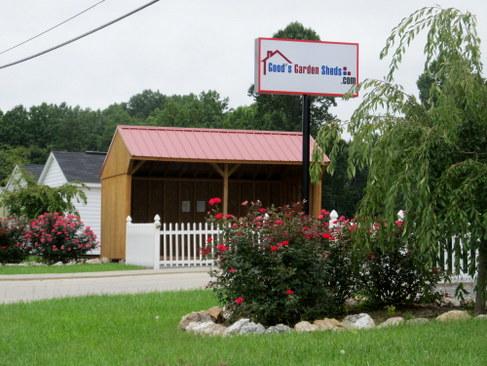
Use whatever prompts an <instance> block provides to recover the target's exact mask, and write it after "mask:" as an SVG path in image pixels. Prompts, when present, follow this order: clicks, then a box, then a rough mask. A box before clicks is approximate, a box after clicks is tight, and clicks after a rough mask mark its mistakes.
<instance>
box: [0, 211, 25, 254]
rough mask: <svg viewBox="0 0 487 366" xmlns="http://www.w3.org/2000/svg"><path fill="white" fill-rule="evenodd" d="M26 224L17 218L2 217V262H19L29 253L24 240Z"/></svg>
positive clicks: (0, 229) (0, 230) (0, 249)
mask: <svg viewBox="0 0 487 366" xmlns="http://www.w3.org/2000/svg"><path fill="white" fill-rule="evenodd" d="M25 226H26V224H25V223H24V222H22V221H20V220H18V219H15V218H7V219H1V218H0V263H19V262H22V261H23V260H24V258H25V257H27V255H28V254H29V248H28V247H27V246H26V245H25V244H24V242H23V240H22V239H23V238H22V236H23V233H24V230H25Z"/></svg>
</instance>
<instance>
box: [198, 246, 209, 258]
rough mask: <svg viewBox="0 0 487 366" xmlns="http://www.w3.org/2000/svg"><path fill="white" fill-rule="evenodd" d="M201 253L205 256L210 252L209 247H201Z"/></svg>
mask: <svg viewBox="0 0 487 366" xmlns="http://www.w3.org/2000/svg"><path fill="white" fill-rule="evenodd" d="M200 250H201V255H203V256H207V255H208V254H210V253H211V247H202V248H201V249H200Z"/></svg>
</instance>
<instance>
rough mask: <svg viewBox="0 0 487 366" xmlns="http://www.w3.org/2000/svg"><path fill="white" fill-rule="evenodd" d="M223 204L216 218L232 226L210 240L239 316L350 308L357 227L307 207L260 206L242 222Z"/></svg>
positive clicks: (220, 282)
mask: <svg viewBox="0 0 487 366" xmlns="http://www.w3.org/2000/svg"><path fill="white" fill-rule="evenodd" d="M210 203H211V201H210ZM217 207H218V206H216V208H214V209H213V211H212V215H211V217H210V220H212V221H216V222H217V223H218V224H223V225H224V227H226V229H224V236H223V240H222V241H221V242H219V243H212V244H209V245H212V246H213V247H214V252H215V257H216V258H215V259H216V262H217V264H218V267H219V270H217V271H215V273H214V275H215V276H216V280H215V281H214V283H213V287H214V289H215V291H216V293H217V295H218V298H219V299H220V301H221V302H222V303H223V304H225V305H226V306H227V308H228V309H229V310H231V311H232V312H233V315H232V316H233V317H234V318H239V317H250V318H252V319H254V320H256V321H259V322H261V323H263V324H277V323H287V324H294V323H295V322H297V321H299V320H301V319H317V318H319V317H320V316H324V315H328V314H336V313H339V312H341V311H343V306H344V303H345V299H346V298H347V297H349V296H350V295H351V293H352V286H353V278H354V274H353V268H354V262H353V260H352V255H351V248H352V246H351V241H350V230H349V226H347V225H338V226H336V227H335V228H329V224H328V220H329V218H328V214H327V213H326V212H324V213H323V215H322V216H321V219H320V220H314V219H312V218H309V217H307V216H304V215H303V213H302V212H301V208H300V207H299V206H295V207H283V208H280V209H268V208H264V207H261V206H260V204H258V203H257V204H255V205H254V204H253V205H251V206H250V208H249V212H248V214H247V215H246V216H245V217H242V218H240V219H236V218H234V217H233V216H227V217H223V218H222V215H221V213H218V212H217ZM222 220H223V223H222ZM209 252H210V250H209V249H208V248H207V253H209Z"/></svg>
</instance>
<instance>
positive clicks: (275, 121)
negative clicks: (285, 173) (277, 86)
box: [249, 22, 336, 135]
mask: <svg viewBox="0 0 487 366" xmlns="http://www.w3.org/2000/svg"><path fill="white" fill-rule="evenodd" d="M273 37H274V38H290V39H306V40H319V39H320V37H319V36H318V34H317V33H316V32H315V31H314V30H312V29H311V28H305V27H304V26H303V25H302V24H301V23H298V22H293V23H290V24H289V25H288V26H286V28H284V29H281V30H279V31H278V32H276V33H275V34H274V35H273ZM249 95H250V96H252V97H253V98H254V101H255V104H256V107H257V118H256V119H255V122H254V125H253V126H252V128H253V129H257V130H283V131H300V130H301V121H302V113H303V109H302V98H301V97H299V96H290V95H270V94H262V95H259V94H257V93H256V92H255V90H254V85H252V86H251V87H250V89H249ZM334 105H336V104H335V98H331V97H312V98H311V126H310V127H311V128H310V129H311V134H312V135H316V132H317V131H318V128H319V127H320V126H321V125H322V124H323V123H324V122H325V121H329V120H331V119H333V116H332V115H331V113H330V112H329V111H328V110H329V108H330V107H331V106H334Z"/></svg>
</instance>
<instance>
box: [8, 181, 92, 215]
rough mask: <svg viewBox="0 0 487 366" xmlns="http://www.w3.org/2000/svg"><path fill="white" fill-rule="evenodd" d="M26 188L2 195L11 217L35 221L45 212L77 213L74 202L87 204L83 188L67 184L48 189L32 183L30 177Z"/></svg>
mask: <svg viewBox="0 0 487 366" xmlns="http://www.w3.org/2000/svg"><path fill="white" fill-rule="evenodd" d="M24 176H25V179H26V180H27V185H26V186H25V187H17V188H16V189H14V190H12V191H5V192H2V193H1V194H0V204H2V205H3V206H4V207H5V208H6V209H7V211H8V212H9V214H10V215H13V216H16V217H24V218H27V219H34V218H36V217H38V216H39V215H41V214H43V213H45V212H68V213H75V212H76V208H75V207H74V201H77V202H83V203H86V195H85V193H84V192H83V190H82V186H79V185H75V184H70V183H66V184H64V185H62V186H60V187H48V186H45V185H40V184H37V183H35V182H33V181H32V179H30V177H29V176H28V175H24Z"/></svg>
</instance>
